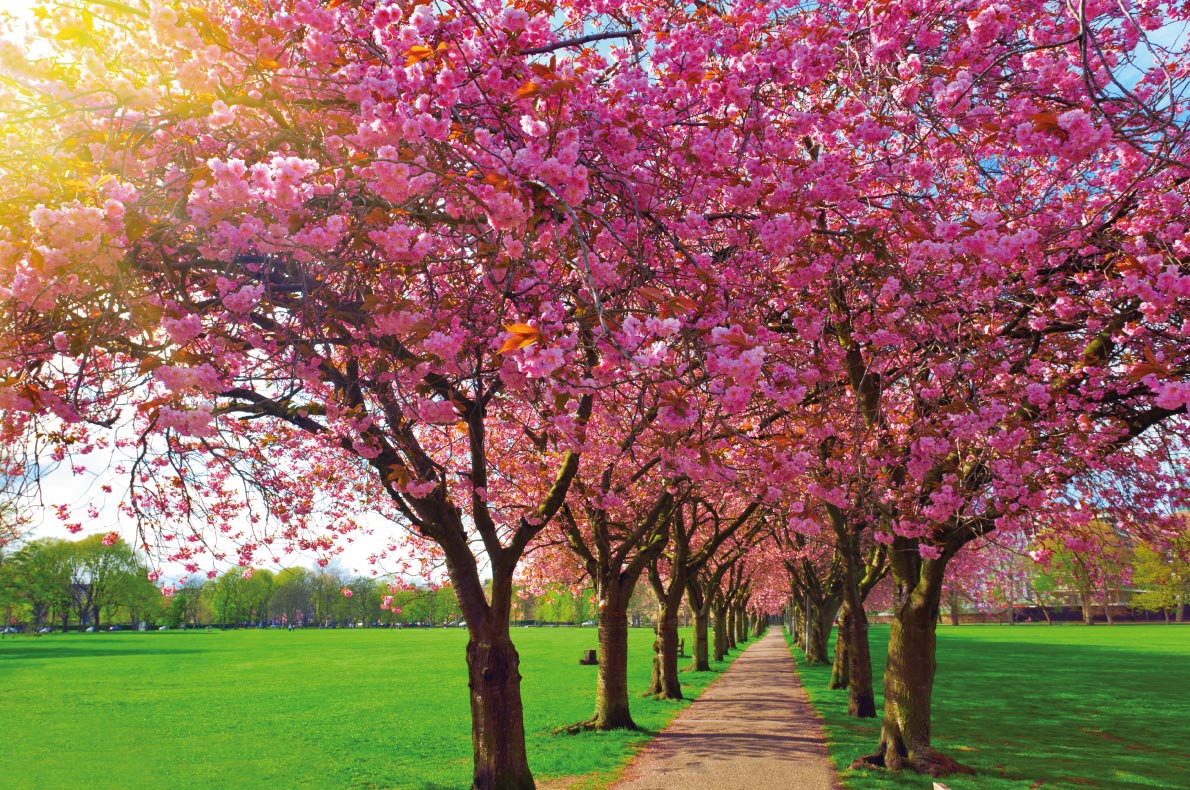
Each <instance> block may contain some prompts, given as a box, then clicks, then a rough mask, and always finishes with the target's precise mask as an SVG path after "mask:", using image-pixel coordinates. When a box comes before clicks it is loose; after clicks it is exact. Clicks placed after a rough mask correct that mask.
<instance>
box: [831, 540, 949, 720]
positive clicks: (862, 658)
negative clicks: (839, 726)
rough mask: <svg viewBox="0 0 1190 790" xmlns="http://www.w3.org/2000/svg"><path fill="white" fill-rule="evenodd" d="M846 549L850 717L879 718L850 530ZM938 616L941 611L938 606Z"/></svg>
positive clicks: (856, 555) (855, 548) (857, 560)
mask: <svg viewBox="0 0 1190 790" xmlns="http://www.w3.org/2000/svg"><path fill="white" fill-rule="evenodd" d="M840 537H841V538H842V540H843V542H844V544H845V545H844V546H843V547H842V548H843V600H844V601H845V602H846V603H847V609H848V617H847V635H846V636H845V637H844V638H845V639H846V640H847V661H848V665H847V715H848V716H853V717H855V718H859V719H874V718H876V695H875V692H873V690H872V653H871V648H870V647H869V645H868V615H867V613H865V612H864V599H863V596H862V594H861V593H860V589H859V580H860V563H861V561H862V560H861V558H860V553H859V535H857V534H856V533H855V532H854V531H851V530H846V531H844V533H843V534H842V535H841V536H840ZM934 611H935V614H936V613H937V611H938V609H937V607H935V609H934Z"/></svg>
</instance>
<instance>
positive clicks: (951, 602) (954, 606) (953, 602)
mask: <svg viewBox="0 0 1190 790" xmlns="http://www.w3.org/2000/svg"><path fill="white" fill-rule="evenodd" d="M946 603H947V609H949V610H950V624H951V625H958V624H959V594H958V593H957V592H954V591H951V593H950V595H948V596H947V597H946Z"/></svg>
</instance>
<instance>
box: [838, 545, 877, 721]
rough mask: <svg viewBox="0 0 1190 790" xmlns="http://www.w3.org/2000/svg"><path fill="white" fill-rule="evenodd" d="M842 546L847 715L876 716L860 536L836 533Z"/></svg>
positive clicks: (858, 716)
mask: <svg viewBox="0 0 1190 790" xmlns="http://www.w3.org/2000/svg"><path fill="white" fill-rule="evenodd" d="M839 537H840V538H841V539H842V541H843V543H844V545H843V546H842V549H843V600H844V601H845V602H846V604H847V610H848V615H849V616H848V618H847V634H846V637H845V638H846V640H847V661H848V665H847V715H848V716H854V717H855V718H859V719H874V718H876V695H875V692H873V690H872V654H871V648H870V647H869V645H868V615H867V614H866V613H865V612H864V599H863V595H862V593H861V592H860V587H859V582H860V567H859V565H860V562H861V559H860V552H859V535H858V534H856V533H855V532H854V531H852V530H844V531H843V533H842V534H841V535H840V536H839Z"/></svg>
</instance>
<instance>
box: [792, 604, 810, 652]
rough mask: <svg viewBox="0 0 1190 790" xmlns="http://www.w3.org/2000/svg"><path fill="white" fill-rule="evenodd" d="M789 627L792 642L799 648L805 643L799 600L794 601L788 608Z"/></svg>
mask: <svg viewBox="0 0 1190 790" xmlns="http://www.w3.org/2000/svg"><path fill="white" fill-rule="evenodd" d="M789 619H790V628H789V633H790V635H791V636H792V637H793V643H794V644H795V645H797V646H798V647H799V648H801V647H803V646H804V645H805V644H806V632H805V630H804V629H805V617H804V615H803V614H802V605H801V602H800V601H795V602H794V604H793V605H792V607H791V609H790V615H789Z"/></svg>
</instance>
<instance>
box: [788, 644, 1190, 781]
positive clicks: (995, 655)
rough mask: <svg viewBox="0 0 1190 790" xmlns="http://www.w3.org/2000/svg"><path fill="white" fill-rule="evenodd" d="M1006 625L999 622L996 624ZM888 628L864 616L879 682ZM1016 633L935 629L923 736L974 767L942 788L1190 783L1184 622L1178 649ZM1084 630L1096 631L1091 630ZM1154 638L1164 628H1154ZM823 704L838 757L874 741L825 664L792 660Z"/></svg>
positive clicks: (1189, 679)
mask: <svg viewBox="0 0 1190 790" xmlns="http://www.w3.org/2000/svg"><path fill="white" fill-rule="evenodd" d="M1004 628H1007V627H1004ZM887 633H888V630H887V628H879V629H877V628H873V632H872V643H873V644H872V658H873V665H874V666H873V670H874V675H875V678H874V680H875V685H876V690H877V693H878V694H879V692H880V690H881V686H882V673H883V669H884V660H885V655H884V653H885V650H884V645H885V640H886V639H887ZM1019 634H1020V638H1016V639H1004V641H1000V640H1001V639H1003V638H1004V637H1005V636H1006V635H1005V633H1004V632H1003V631H999V632H997V631H993V630H991V629H988V630H986V631H983V630H982V629H980V628H967V629H964V630H963V631H962V632H961V633H960V632H959V631H957V630H944V631H941V632H940V633H939V641H938V675H937V681H936V684H935V696H934V717H933V722H934V725H933V732H934V745H935V746H936V747H937V748H939V749H941V750H942V751H943V752H946V753H948V754H950V755H951V756H952V757H955V758H956V759H958V760H959V761H961V762H964V763H966V764H968V765H971V766H972V767H973V768H975V770H976V771H977V772H978V775H977V776H976V777H973V778H964V777H952V778H950V779H948V780H947V781H946V783H947V785H948V786H949V787H950V788H951V790H975V788H979V790H1007V789H1008V788H1012V790H1017V788H1020V789H1021V790H1024V789H1025V788H1035V789H1041V788H1044V790H1057V789H1059V788H1061V789H1063V790H1066V789H1069V790H1074V789H1075V788H1084V789H1085V788H1098V789H1099V790H1141V789H1142V788H1145V789H1148V788H1165V789H1168V788H1176V787H1188V786H1190V779H1188V777H1190V753H1188V751H1187V749H1186V743H1187V741H1188V740H1190V726H1188V725H1187V721H1186V710H1187V709H1190V660H1187V658H1188V657H1190V656H1188V655H1187V653H1190V633H1188V634H1187V635H1186V639H1185V643H1186V647H1187V650H1185V651H1182V650H1179V649H1176V648H1171V649H1168V650H1166V649H1161V648H1158V647H1149V646H1146V645H1145V644H1144V643H1145V637H1146V635H1145V634H1144V632H1142V631H1136V630H1134V631H1133V632H1132V634H1130V635H1128V636H1122V635H1121V634H1119V633H1116V634H1112V635H1111V637H1110V638H1111V639H1113V640H1114V639H1130V640H1132V642H1133V643H1132V644H1128V645H1117V646H1103V645H1095V644H1061V643H1056V642H1060V641H1065V640H1066V639H1068V638H1069V637H1070V634H1060V632H1059V631H1058V630H1056V629H1055V630H1053V631H1050V632H1049V633H1047V632H1046V630H1045V629H1036V630H1035V629H1028V630H1026V629H1021V630H1019ZM1093 638H1094V639H1102V638H1103V637H1100V636H1099V635H1096V636H1095V637H1093ZM1163 638H1164V636H1163ZM799 672H800V674H801V676H802V679H803V682H804V684H805V686H806V688H807V690H808V691H809V693H810V696H811V699H812V701H813V702H814V704H815V706H816V707H817V708H818V709H819V711H820V712H821V713H822V714H823V717H824V719H825V721H826V725H827V736H828V739H829V740H830V741H831V744H830V748H831V755H832V758H833V759H834V760H835V762H836V764H837V765H838V766H840V768H845V767H846V766H847V765H848V764H849V763H850V762H851V760H852V759H854V758H855V757H858V756H860V755H861V754H865V753H868V752H871V751H874V749H875V746H876V743H877V740H878V739H879V720H871V719H869V720H866V721H863V722H860V721H858V720H855V719H848V718H847V716H846V706H847V693H846V691H828V690H827V689H826V684H827V681H828V680H829V678H830V668H829V667H819V666H805V665H799ZM843 778H844V781H845V782H846V786H847V787H848V788H852V789H853V790H875V788H911V787H912V788H919V787H921V786H922V779H923V778H922V777H919V776H914V775H911V774H908V775H904V776H900V777H898V776H892V775H888V774H883V773H875V772H869V771H844V772H843Z"/></svg>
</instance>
